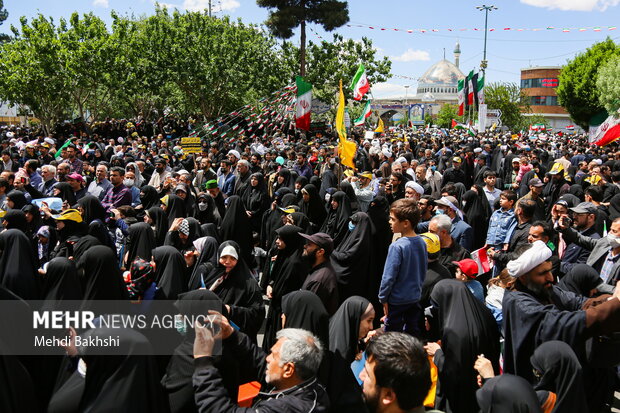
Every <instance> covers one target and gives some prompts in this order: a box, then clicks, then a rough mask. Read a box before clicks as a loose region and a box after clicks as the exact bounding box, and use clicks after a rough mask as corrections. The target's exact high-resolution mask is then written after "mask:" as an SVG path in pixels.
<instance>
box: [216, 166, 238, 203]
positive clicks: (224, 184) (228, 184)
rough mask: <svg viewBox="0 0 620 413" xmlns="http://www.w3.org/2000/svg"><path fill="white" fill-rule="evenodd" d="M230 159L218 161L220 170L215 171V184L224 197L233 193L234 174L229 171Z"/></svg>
mask: <svg viewBox="0 0 620 413" xmlns="http://www.w3.org/2000/svg"><path fill="white" fill-rule="evenodd" d="M231 169H232V168H231V164H230V161H227V160H223V161H222V162H220V170H219V171H217V174H218V178H217V184H218V186H219V187H220V188H222V194H223V195H224V198H228V197H229V196H232V195H234V194H235V182H236V177H235V174H234V173H232V171H231Z"/></svg>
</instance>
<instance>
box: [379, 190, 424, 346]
mask: <svg viewBox="0 0 620 413" xmlns="http://www.w3.org/2000/svg"><path fill="white" fill-rule="evenodd" d="M419 220H420V209H419V208H418V203H417V202H416V201H415V200H413V199H399V200H397V201H395V202H394V203H393V204H392V206H391V208H390V227H391V228H392V232H394V233H400V234H401V235H402V237H401V238H399V239H398V240H396V241H395V242H394V243H392V245H390V248H389V249H388V255H387V258H386V260H385V266H384V268H383V276H382V277H381V287H380V288H379V302H381V304H383V312H384V314H385V317H384V318H383V321H384V322H385V330H386V331H400V332H406V333H409V334H411V335H414V336H419V335H420V326H421V323H422V314H423V310H422V308H421V307H420V297H421V294H422V284H423V283H424V278H425V277H426V271H427V267H428V254H427V252H426V243H425V242H424V240H423V239H422V238H421V237H419V236H417V235H416V233H415V231H414V228H415V227H416V225H417V224H418V221H419Z"/></svg>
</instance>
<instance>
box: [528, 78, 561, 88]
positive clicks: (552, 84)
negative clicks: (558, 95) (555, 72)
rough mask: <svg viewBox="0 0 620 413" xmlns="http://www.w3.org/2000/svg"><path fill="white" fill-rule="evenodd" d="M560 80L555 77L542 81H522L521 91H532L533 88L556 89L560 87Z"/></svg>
mask: <svg viewBox="0 0 620 413" xmlns="http://www.w3.org/2000/svg"><path fill="white" fill-rule="evenodd" d="M558 84H559V83H558V79H557V78H554V77H550V78H540V79H521V89H530V88H533V87H545V88H552V89H553V88H556V87H558Z"/></svg>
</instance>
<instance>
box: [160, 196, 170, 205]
mask: <svg viewBox="0 0 620 413" xmlns="http://www.w3.org/2000/svg"><path fill="white" fill-rule="evenodd" d="M169 199H170V196H169V195H166V196H164V197H162V198H159V200H160V201H161V203H162V204H164V205H166V206H168V200H169Z"/></svg>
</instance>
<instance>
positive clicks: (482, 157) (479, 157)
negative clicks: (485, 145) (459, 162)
mask: <svg viewBox="0 0 620 413" xmlns="http://www.w3.org/2000/svg"><path fill="white" fill-rule="evenodd" d="M476 159H477V160H480V161H486V160H487V156H486V155H485V154H481V155H478V156H476Z"/></svg>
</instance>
